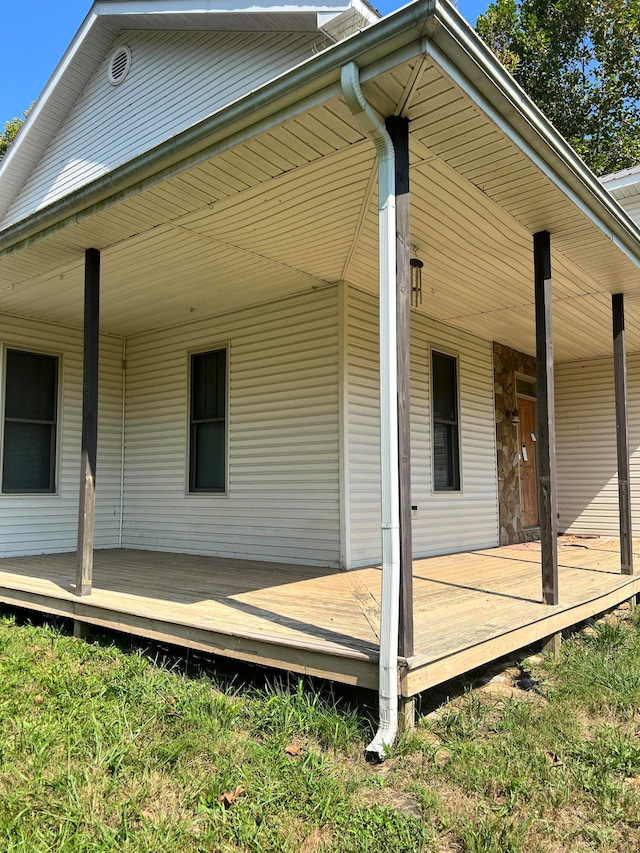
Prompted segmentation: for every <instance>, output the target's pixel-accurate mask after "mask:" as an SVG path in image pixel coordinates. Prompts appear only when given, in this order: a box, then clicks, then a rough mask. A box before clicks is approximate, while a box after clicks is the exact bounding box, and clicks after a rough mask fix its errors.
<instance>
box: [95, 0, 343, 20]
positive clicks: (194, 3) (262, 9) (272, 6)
mask: <svg viewBox="0 0 640 853" xmlns="http://www.w3.org/2000/svg"><path fill="white" fill-rule="evenodd" d="M350 6H351V3H350V2H349V0H323V2H321V3H269V2H268V0H263V2H256V0H111V2H110V0H98V2H97V3H96V4H95V6H94V10H95V12H96V14H97V15H100V16H111V15H116V16H120V15H122V16H126V15H185V14H207V13H214V14H215V13H216V12H225V13H238V12H249V13H251V14H254V15H255V14H259V13H268V12H286V13H289V14H291V13H293V12H334V13H339V12H343V11H345V10H346V9H348V8H349V7H350Z"/></svg>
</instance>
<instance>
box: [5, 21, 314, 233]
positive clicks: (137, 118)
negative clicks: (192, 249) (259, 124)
mask: <svg viewBox="0 0 640 853" xmlns="http://www.w3.org/2000/svg"><path fill="white" fill-rule="evenodd" d="M317 39H318V34H317V33H315V34H312V33H228V32H223V33H211V32H205V33H193V32H191V33H189V32H183V33H176V32H125V33H122V34H121V36H119V37H118V38H117V39H116V41H115V42H114V43H113V46H111V47H110V48H109V49H108V50H107V52H106V54H105V57H104V59H103V61H102V63H101V64H100V65H99V66H98V69H97V71H96V72H95V74H94V76H93V77H92V79H91V81H90V82H89V83H88V85H87V86H86V88H85V89H84V91H83V92H82V94H81V95H80V97H79V98H78V100H77V102H76V104H75V105H74V106H73V108H72V109H71V111H70V113H69V115H68V117H67V119H66V120H65V122H64V123H63V125H62V127H61V128H60V130H59V131H58V133H57V135H56V136H55V138H54V139H53V141H52V142H51V144H50V145H49V147H48V148H47V150H46V151H45V153H44V155H43V157H42V159H41V160H40V162H39V163H38V165H37V166H36V167H35V169H34V170H33V172H32V173H31V175H30V176H29V178H28V179H27V180H26V182H25V185H24V187H23V188H22V190H21V192H20V193H19V195H18V197H17V199H16V201H15V202H14V204H13V205H12V207H11V208H10V209H9V211H8V212H7V215H6V217H5V219H4V221H3V223H2V224H3V226H6V225H9V224H10V223H12V222H16V221H18V220H19V219H22V218H24V217H25V216H27V215H29V214H30V213H32V212H33V211H35V210H38V209H39V208H41V207H44V206H45V205H47V204H51V203H52V202H53V201H55V200H56V199H59V198H62V197H63V196H64V195H67V194H68V193H70V192H72V191H73V190H75V189H77V188H78V187H80V186H83V185H85V184H87V183H89V182H90V181H92V180H94V179H96V178H98V177H100V175H103V174H105V173H106V172H108V171H110V170H112V169H114V168H115V167H116V166H118V165H120V164H122V163H125V162H127V161H128V160H130V159H131V158H133V157H135V156H136V155H138V154H141V153H142V152H144V151H147V150H149V149H150V148H153V147H154V146H155V145H157V144H158V143H160V142H162V141H163V140H166V139H169V138H170V137H172V136H175V135H176V134H177V133H179V132H180V131H182V130H184V129H186V128H187V127H190V126H191V125H193V124H195V123H196V122H198V121H200V120H202V119H203V118H205V117H206V116H209V115H211V114H212V113H214V112H215V111H216V110H218V109H220V108H221V107H223V106H225V105H227V104H229V103H231V102H232V101H235V100H237V99H238V98H239V97H240V96H242V95H244V94H246V93H247V92H249V91H251V90H252V89H255V88H257V87H258V86H260V85H262V84H263V83H266V82H267V81H269V80H270V79H272V78H274V77H277V76H278V75H279V74H281V73H283V72H284V71H286V70H288V69H289V68H291V67H293V66H294V65H297V64H298V63H300V62H302V61H303V60H305V59H308V58H309V57H310V56H311V55H312V52H313V45H314V44H315V42H316V41H317ZM120 44H125V45H127V46H128V47H129V48H130V49H131V54H132V58H131V71H130V73H129V75H128V77H127V79H126V80H125V81H124V82H123V83H122V84H121V85H119V86H112V85H111V84H110V83H109V81H108V79H107V70H108V65H109V60H110V58H111V55H112V53H113V47H115V46H117V45H120ZM249 165H250V164H249ZM184 212H185V210H184V209H183V207H182V205H181V203H180V201H179V199H176V209H175V215H178V214H180V213H184Z"/></svg>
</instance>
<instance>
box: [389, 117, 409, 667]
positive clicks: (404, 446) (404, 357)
mask: <svg viewBox="0 0 640 853" xmlns="http://www.w3.org/2000/svg"><path fill="white" fill-rule="evenodd" d="M386 128H387V131H388V133H389V136H390V137H391V141H392V142H393V148H394V151H395V164H396V165H395V170H396V294H397V300H398V303H397V304H398V314H397V321H396V328H397V334H398V341H397V351H398V456H399V460H400V469H399V477H400V613H399V618H400V621H399V637H398V654H399V655H400V656H401V657H405V658H408V657H411V656H412V655H413V546H412V541H411V356H410V321H411V268H410V265H409V261H410V259H411V245H410V244H411V232H410V221H409V217H410V201H411V196H410V194H409V119H407V118H403V117H402V116H389V118H387V120H386Z"/></svg>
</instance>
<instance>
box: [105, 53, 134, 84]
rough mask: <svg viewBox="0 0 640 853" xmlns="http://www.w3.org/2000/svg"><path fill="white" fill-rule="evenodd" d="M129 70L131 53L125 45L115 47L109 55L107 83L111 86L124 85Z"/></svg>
mask: <svg viewBox="0 0 640 853" xmlns="http://www.w3.org/2000/svg"><path fill="white" fill-rule="evenodd" d="M130 68H131V51H130V50H129V48H128V47H126V45H121V46H120V47H117V48H116V49H115V50H114V51H113V53H112V54H111V59H110V60H109V72H108V77H109V83H111V85H112V86H119V85H120V83H124V81H125V80H126V78H127V74H128V73H129V69H130Z"/></svg>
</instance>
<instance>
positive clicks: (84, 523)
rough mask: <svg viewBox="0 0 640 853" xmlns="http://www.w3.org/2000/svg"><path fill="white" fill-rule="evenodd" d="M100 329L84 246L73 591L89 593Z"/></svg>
mask: <svg viewBox="0 0 640 853" xmlns="http://www.w3.org/2000/svg"><path fill="white" fill-rule="evenodd" d="M99 329H100V252H99V251H98V249H87V251H86V252H85V260H84V353H83V355H84V369H83V387H82V452H81V462H80V466H81V467H80V503H79V511H78V562H77V568H76V595H90V593H91V583H92V576H93V524H94V515H95V499H96V492H95V490H96V456H97V445H98V350H99V339H98V335H99Z"/></svg>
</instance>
